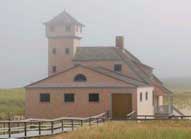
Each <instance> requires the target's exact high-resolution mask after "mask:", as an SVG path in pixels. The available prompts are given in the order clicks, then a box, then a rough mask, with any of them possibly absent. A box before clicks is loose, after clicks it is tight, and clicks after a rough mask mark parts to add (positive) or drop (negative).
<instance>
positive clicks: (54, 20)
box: [45, 10, 84, 26]
mask: <svg viewBox="0 0 191 139" xmlns="http://www.w3.org/2000/svg"><path fill="white" fill-rule="evenodd" d="M65 20H68V21H70V22H71V23H72V22H73V23H74V24H79V25H81V26H84V25H83V24H82V23H80V22H79V21H78V20H77V19H76V18H74V17H73V16H71V15H70V14H69V13H68V12H66V11H65V10H64V11H63V12H61V13H59V14H58V15H56V16H54V17H53V18H52V19H51V20H49V21H48V22H45V24H56V23H57V22H58V21H59V23H60V22H63V21H65Z"/></svg>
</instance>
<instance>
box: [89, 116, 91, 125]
mask: <svg viewBox="0 0 191 139" xmlns="http://www.w3.org/2000/svg"><path fill="white" fill-rule="evenodd" d="M89 126H91V117H90V118H89Z"/></svg>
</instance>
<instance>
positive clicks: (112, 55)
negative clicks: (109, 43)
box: [73, 47, 121, 61]
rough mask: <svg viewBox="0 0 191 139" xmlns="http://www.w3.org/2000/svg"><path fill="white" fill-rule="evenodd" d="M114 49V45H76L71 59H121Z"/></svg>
mask: <svg viewBox="0 0 191 139" xmlns="http://www.w3.org/2000/svg"><path fill="white" fill-rule="evenodd" d="M115 49H116V48H115V47H78V48H77V51H76V54H75V56H74V59H73V60H75V61H90V60H121V57H120V56H119V55H118V54H117V53H116V52H115Z"/></svg>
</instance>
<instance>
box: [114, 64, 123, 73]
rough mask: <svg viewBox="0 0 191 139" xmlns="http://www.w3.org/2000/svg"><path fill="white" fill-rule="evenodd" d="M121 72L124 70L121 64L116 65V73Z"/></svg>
mask: <svg viewBox="0 0 191 139" xmlns="http://www.w3.org/2000/svg"><path fill="white" fill-rule="evenodd" d="M121 70H122V65H121V64H115V65H114V71H116V72H121Z"/></svg>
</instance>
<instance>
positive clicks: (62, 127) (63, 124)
mask: <svg viewBox="0 0 191 139" xmlns="http://www.w3.org/2000/svg"><path fill="white" fill-rule="evenodd" d="M61 122H62V132H63V131H64V120H62V121H61Z"/></svg>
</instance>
